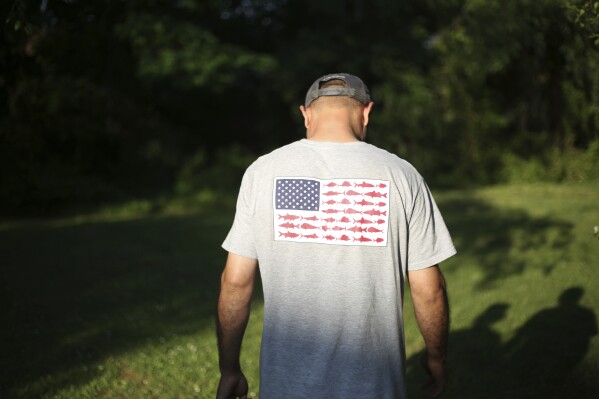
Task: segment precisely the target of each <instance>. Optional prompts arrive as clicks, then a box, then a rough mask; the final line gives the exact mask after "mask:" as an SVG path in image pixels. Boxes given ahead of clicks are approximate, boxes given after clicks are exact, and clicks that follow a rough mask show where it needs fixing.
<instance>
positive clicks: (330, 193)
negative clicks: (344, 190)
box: [322, 191, 341, 197]
mask: <svg viewBox="0 0 599 399" xmlns="http://www.w3.org/2000/svg"><path fill="white" fill-rule="evenodd" d="M339 194H341V193H340V192H338V191H327V192H326V193H322V195H326V196H327V197H330V196H332V195H339Z"/></svg>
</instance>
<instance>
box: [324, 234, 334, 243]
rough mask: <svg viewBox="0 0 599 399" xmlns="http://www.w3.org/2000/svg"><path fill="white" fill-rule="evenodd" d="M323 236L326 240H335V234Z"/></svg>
mask: <svg viewBox="0 0 599 399" xmlns="http://www.w3.org/2000/svg"><path fill="white" fill-rule="evenodd" d="M323 238H324V239H325V240H327V241H331V240H334V239H335V237H333V236H332V235H330V234H329V235H328V236H324V237H323Z"/></svg>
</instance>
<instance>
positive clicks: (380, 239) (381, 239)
mask: <svg viewBox="0 0 599 399" xmlns="http://www.w3.org/2000/svg"><path fill="white" fill-rule="evenodd" d="M374 241H375V242H383V241H385V239H384V238H381V237H378V238H377V239H376V240H374Z"/></svg>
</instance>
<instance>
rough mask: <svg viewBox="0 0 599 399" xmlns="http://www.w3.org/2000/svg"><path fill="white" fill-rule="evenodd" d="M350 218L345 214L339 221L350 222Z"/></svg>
mask: <svg viewBox="0 0 599 399" xmlns="http://www.w3.org/2000/svg"><path fill="white" fill-rule="evenodd" d="M349 222H350V220H349V218H348V217H347V216H343V217H342V218H341V219H339V223H349Z"/></svg>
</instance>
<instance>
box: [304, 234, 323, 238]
mask: <svg viewBox="0 0 599 399" xmlns="http://www.w3.org/2000/svg"><path fill="white" fill-rule="evenodd" d="M302 237H303V238H312V239H316V238H320V237H318V236H317V235H316V233H312V234H308V235H302Z"/></svg>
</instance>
